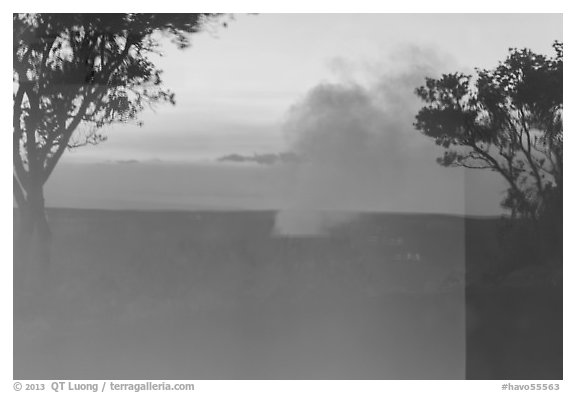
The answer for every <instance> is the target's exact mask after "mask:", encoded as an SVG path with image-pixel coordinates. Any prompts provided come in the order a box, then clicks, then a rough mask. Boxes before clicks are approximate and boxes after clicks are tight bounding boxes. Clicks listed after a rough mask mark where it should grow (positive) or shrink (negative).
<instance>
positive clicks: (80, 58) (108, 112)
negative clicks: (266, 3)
mask: <svg viewBox="0 0 576 393" xmlns="http://www.w3.org/2000/svg"><path fill="white" fill-rule="evenodd" d="M216 19H217V15H214V14H14V15H13V25H14V42H13V64H14V69H13V80H14V94H13V99H14V119H13V164H14V168H13V174H14V176H13V182H14V184H13V189H14V198H15V201H16V204H17V205H18V209H19V212H20V216H21V223H22V228H23V229H24V230H25V231H26V232H34V231H37V232H38V233H39V234H40V235H42V236H47V235H48V234H49V227H48V223H47V221H46V217H45V213H44V195H43V186H44V184H45V183H46V181H47V180H48V178H49V177H50V175H51V173H52V171H53V170H54V168H55V167H56V165H57V163H58V161H59V160H60V158H61V156H62V155H63V153H64V152H65V150H66V149H71V148H75V147H80V146H84V145H88V144H97V143H99V142H102V141H104V140H105V139H106V137H105V136H104V135H103V134H102V132H101V130H102V127H103V126H105V125H107V124H111V123H114V122H126V121H131V120H135V119H137V115H138V114H139V113H140V112H141V111H142V110H143V109H144V108H145V107H146V106H149V105H154V104H156V103H161V102H169V103H172V104H174V94H173V93H172V92H170V91H169V90H165V89H163V88H162V80H161V78H160V75H161V70H159V69H157V68H156V66H155V65H154V64H153V63H152V61H151V60H150V59H149V58H148V54H150V53H155V52H158V50H159V46H160V42H159V37H160V36H161V35H164V36H168V37H169V38H171V40H172V41H173V42H174V43H176V45H178V47H179V48H185V47H187V46H189V44H190V41H189V36H190V34H192V33H196V32H198V31H200V30H201V29H202V28H204V27H206V26H207V25H209V24H211V23H213V22H214V21H216Z"/></svg>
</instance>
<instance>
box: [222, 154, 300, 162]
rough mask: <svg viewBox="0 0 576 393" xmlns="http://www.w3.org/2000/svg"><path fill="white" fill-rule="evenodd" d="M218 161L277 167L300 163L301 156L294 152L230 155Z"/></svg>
mask: <svg viewBox="0 0 576 393" xmlns="http://www.w3.org/2000/svg"><path fill="white" fill-rule="evenodd" d="M217 161H218V162H237V163H256V164H261V165H275V164H281V163H297V162H299V161H300V156H298V154H296V153H292V152H282V153H263V154H259V153H254V154H252V155H243V154H228V155H225V156H222V157H220V158H218V159H217Z"/></svg>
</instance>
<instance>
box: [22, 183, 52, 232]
mask: <svg viewBox="0 0 576 393" xmlns="http://www.w3.org/2000/svg"><path fill="white" fill-rule="evenodd" d="M14 187H15V188H14V195H15V198H16V203H17V204H18V210H19V213H20V233H21V235H22V236H32V235H34V234H36V235H37V236H38V238H39V239H42V240H44V241H48V240H50V238H51V231H50V226H49V225H48V220H47V219H46V212H45V205H44V191H43V189H42V185H37V184H32V185H30V187H29V190H28V192H27V193H26V196H24V195H23V193H22V190H21V189H20V188H19V185H17V184H16V183H15V184H14Z"/></svg>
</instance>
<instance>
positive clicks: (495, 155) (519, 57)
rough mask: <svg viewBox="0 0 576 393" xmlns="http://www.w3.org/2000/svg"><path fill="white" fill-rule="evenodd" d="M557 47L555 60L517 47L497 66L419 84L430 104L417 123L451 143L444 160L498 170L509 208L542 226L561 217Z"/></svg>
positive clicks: (442, 143)
mask: <svg viewBox="0 0 576 393" xmlns="http://www.w3.org/2000/svg"><path fill="white" fill-rule="evenodd" d="M553 48H554V50H555V55H554V56H552V57H548V56H544V55H539V54H535V53H534V52H532V51H531V50H529V49H522V50H519V49H510V51H509V55H508V57H507V58H506V60H504V61H503V62H501V63H500V64H499V65H498V66H497V67H496V68H494V69H490V70H480V69H476V73H477V75H476V76H472V75H465V74H462V73H453V74H445V75H442V77H441V78H440V79H432V78H427V79H426V84H425V86H421V87H419V88H418V89H416V94H417V95H418V96H419V97H420V98H421V99H422V100H424V101H425V102H426V103H427V105H426V106H424V107H423V108H422V109H421V110H420V111H419V112H418V114H417V116H416V123H415V127H416V128H417V129H418V130H421V131H422V132H423V133H424V134H425V135H427V136H429V137H431V138H433V139H434V140H435V142H436V144H438V145H440V146H442V147H444V148H445V152H444V155H443V156H442V157H440V158H438V162H439V163H440V164H442V165H444V166H458V167H465V168H473V169H487V170H491V171H494V172H497V173H498V174H500V175H501V176H502V177H503V178H504V179H505V180H506V182H507V183H508V186H509V188H508V192H507V196H506V198H505V200H504V201H503V202H502V205H503V206H504V207H505V208H508V209H509V210H510V211H511V214H512V217H526V218H529V219H530V220H531V221H532V222H534V223H535V224H536V225H537V224H538V223H539V222H542V221H545V220H546V219H548V218H549V217H550V216H553V219H552V221H553V222H555V223H556V224H557V223H558V222H560V223H561V219H562V165H563V156H562V141H563V114H562V110H563V103H562V93H563V91H562V66H563V45H562V43H560V42H555V43H554V45H553ZM560 226H561V224H560ZM560 231H561V228H560Z"/></svg>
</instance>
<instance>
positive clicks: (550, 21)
mask: <svg viewBox="0 0 576 393" xmlns="http://www.w3.org/2000/svg"><path fill="white" fill-rule="evenodd" d="M554 40H562V16H561V15H560V14H259V15H236V16H235V18H234V20H232V21H230V23H229V24H228V27H227V28H222V27H220V28H212V29H210V30H209V31H205V32H202V33H199V34H195V35H194V36H193V37H192V46H191V47H190V48H187V49H185V50H179V49H177V48H176V47H175V46H174V45H171V44H170V43H168V42H163V44H164V45H163V54H164V55H163V56H162V57H158V58H154V61H155V62H156V64H157V65H158V67H159V68H160V69H162V70H163V71H164V72H163V74H162V75H163V81H164V86H165V87H167V88H169V89H170V90H172V91H173V92H174V93H175V94H176V105H175V106H170V105H162V106H158V107H157V108H156V109H155V110H154V111H151V110H146V111H145V112H144V113H142V115H141V117H140V120H142V121H143V123H144V125H143V126H142V127H137V126H136V125H134V124H128V125H114V126H111V127H108V129H106V131H105V133H106V135H107V136H108V140H107V141H106V142H105V143H102V144H100V145H98V146H88V147H84V148H81V149H77V150H75V151H72V152H67V153H66V155H65V158H64V159H63V161H62V162H61V164H60V165H59V167H58V168H57V170H56V171H55V173H54V174H53V176H52V178H51V179H50V181H49V182H48V184H47V204H48V205H49V206H68V207H95V208H152V209H162V208H174V209H197V208H205V209H213V208H219V209H236V208H241V209H245V208H248V209H280V210H282V211H289V212H293V211H312V210H322V209H332V210H346V211H366V210H368V211H397V212H435V213H450V214H472V215H494V214H500V213H501V212H502V210H501V208H500V204H499V203H500V201H501V200H502V197H503V192H504V190H505V185H504V183H503V182H502V180H501V179H500V178H498V176H495V175H494V174H491V173H486V172H483V171H482V172H481V171H474V172H473V171H464V170H461V169H458V170H455V169H447V168H443V167H440V166H439V165H437V164H436V163H435V158H436V157H438V156H439V155H440V154H441V153H442V151H441V150H439V149H438V148H437V147H436V146H435V145H434V144H433V142H432V141H431V140H429V139H428V138H427V137H425V136H423V135H421V134H420V133H418V132H417V131H416V130H414V128H413V126H412V124H413V120H414V115H415V114H416V112H417V110H418V108H419V107H420V106H421V105H422V103H421V102H420V101H419V100H418V98H417V97H416V96H415V94H414V93H413V92H414V88H415V87H417V86H419V85H420V84H422V83H423V82H424V78H425V77H427V76H432V77H437V76H439V75H440V74H441V73H443V72H454V71H463V72H467V73H472V72H473V71H474V68H475V67H479V68H491V67H494V66H496V65H497V64H498V61H501V60H504V59H505V57H506V55H507V53H508V49H509V48H511V47H520V48H523V47H528V48H530V49H532V50H534V51H535V52H539V53H543V54H549V55H551V54H552V53H553V50H552V46H551V45H552V43H553V42H554ZM367 119H368V120H367ZM285 151H295V152H296V153H301V154H305V155H307V156H311V157H313V159H312V160H311V161H310V162H309V163H307V164H302V165H286V166H282V165H281V167H280V168H279V167H278V166H274V167H258V166H257V165H255V164H254V165H250V164H245V163H236V164H234V163H219V162H217V159H218V158H219V157H221V156H224V155H228V154H241V155H250V154H254V153H257V154H264V153H279V152H285ZM120 161H122V163H121V162H120ZM127 161H136V162H135V163H134V162H133V163H132V164H127V163H126V162H127ZM96 179H97V180H96ZM279 217H280V218H282V217H284V215H280V216H279ZM287 217H288V220H287V221H286V224H283V223H282V222H281V221H282V220H281V219H280V220H279V221H280V223H279V227H280V230H285V231H288V232H289V231H291V230H292V229H290V228H289V227H290V225H292V224H291V223H292V222H293V221H294V220H291V219H290V215H289V214H288V215H287ZM296 221H297V220H296ZM318 221H319V222H318V225H319V226H321V225H322V223H321V222H320V221H321V219H319V220H318ZM286 225H287V227H286Z"/></svg>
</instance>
